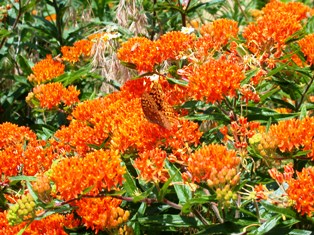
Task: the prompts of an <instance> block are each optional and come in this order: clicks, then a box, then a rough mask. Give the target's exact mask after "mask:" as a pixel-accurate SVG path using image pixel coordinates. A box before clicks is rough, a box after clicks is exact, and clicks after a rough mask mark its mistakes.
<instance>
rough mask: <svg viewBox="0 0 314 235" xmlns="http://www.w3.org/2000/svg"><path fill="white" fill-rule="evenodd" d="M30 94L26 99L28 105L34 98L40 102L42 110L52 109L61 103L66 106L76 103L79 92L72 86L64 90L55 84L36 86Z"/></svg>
mask: <svg viewBox="0 0 314 235" xmlns="http://www.w3.org/2000/svg"><path fill="white" fill-rule="evenodd" d="M30 94H31V95H29V96H28V97H27V102H28V103H30V102H32V99H33V98H35V99H37V100H38V101H39V102H40V106H41V107H42V108H47V109H52V108H55V107H57V106H58V105H59V104H61V102H63V103H64V104H65V105H67V106H70V105H72V104H74V103H77V102H78V101H79V99H78V96H79V94H80V91H78V90H76V88H75V87H74V86H69V87H68V88H65V87H63V85H62V84H61V83H59V82H56V83H47V84H42V85H38V86H36V87H35V88H34V89H33V92H32V93H30Z"/></svg>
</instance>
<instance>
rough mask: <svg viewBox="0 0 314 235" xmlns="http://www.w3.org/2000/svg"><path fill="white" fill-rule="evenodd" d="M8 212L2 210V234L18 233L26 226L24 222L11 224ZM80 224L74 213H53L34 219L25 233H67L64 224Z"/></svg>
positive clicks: (76, 225)
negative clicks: (7, 215) (7, 216)
mask: <svg viewBox="0 0 314 235" xmlns="http://www.w3.org/2000/svg"><path fill="white" fill-rule="evenodd" d="M6 214H7V212H6V211H4V212H0V234H5V235H16V234H18V233H19V231H20V230H21V229H23V228H24V227H25V226H26V222H23V223H21V224H19V225H17V226H10V225H9V224H8V221H7V219H6ZM79 225H80V221H79V220H78V219H75V218H74V215H73V214H69V215H60V214H53V215H50V216H48V217H46V218H44V219H41V220H36V221H33V222H32V223H31V224H30V225H29V226H28V227H27V229H26V230H25V231H24V232H23V234H24V235H42V234H47V235H55V234H58V235H66V234H68V233H66V232H65V231H64V226H65V227H67V228H75V227H78V226H79Z"/></svg>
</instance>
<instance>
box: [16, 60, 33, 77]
mask: <svg viewBox="0 0 314 235" xmlns="http://www.w3.org/2000/svg"><path fill="white" fill-rule="evenodd" d="M16 61H17V63H18V65H19V66H20V68H21V70H22V71H23V72H24V75H25V76H28V75H30V74H31V73H32V72H33V71H32V68H31V66H30V65H29V63H28V62H27V60H26V58H25V57H23V56H21V55H17V56H16Z"/></svg>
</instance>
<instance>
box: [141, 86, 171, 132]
mask: <svg viewBox="0 0 314 235" xmlns="http://www.w3.org/2000/svg"><path fill="white" fill-rule="evenodd" d="M141 104H142V109H143V113H144V115H145V118H146V119H147V120H148V121H150V122H152V123H155V124H158V125H160V126H162V127H164V128H166V129H170V128H171V126H172V124H171V122H170V121H169V120H168V119H167V117H166V116H165V115H164V114H163V113H162V111H161V109H162V102H161V101H160V100H158V101H156V97H155V96H152V95H151V92H150V94H148V93H147V92H144V93H143V95H142V98H141Z"/></svg>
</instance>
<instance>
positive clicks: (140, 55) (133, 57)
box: [117, 31, 194, 72]
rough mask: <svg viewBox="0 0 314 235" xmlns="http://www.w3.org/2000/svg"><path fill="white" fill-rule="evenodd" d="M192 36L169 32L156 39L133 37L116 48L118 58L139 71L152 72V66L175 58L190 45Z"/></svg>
mask: <svg viewBox="0 0 314 235" xmlns="http://www.w3.org/2000/svg"><path fill="white" fill-rule="evenodd" d="M193 40H194V36H192V35H186V34H184V33H182V32H176V31H174V32H169V33H166V34H165V35H163V36H161V37H160V39H159V40H157V41H151V40H149V39H147V38H144V37H134V38H131V39H129V40H128V41H127V42H124V43H123V44H122V46H121V48H120V49H119V50H118V54H117V55H118V58H119V59H120V60H121V61H123V62H127V63H131V64H134V65H135V66H136V69H137V70H138V71H140V72H153V71H154V66H155V65H157V64H160V63H161V62H163V61H164V60H167V59H175V58H176V57H177V56H179V55H180V53H182V52H183V51H185V50H187V49H188V48H189V47H191V45H192V42H193Z"/></svg>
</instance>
